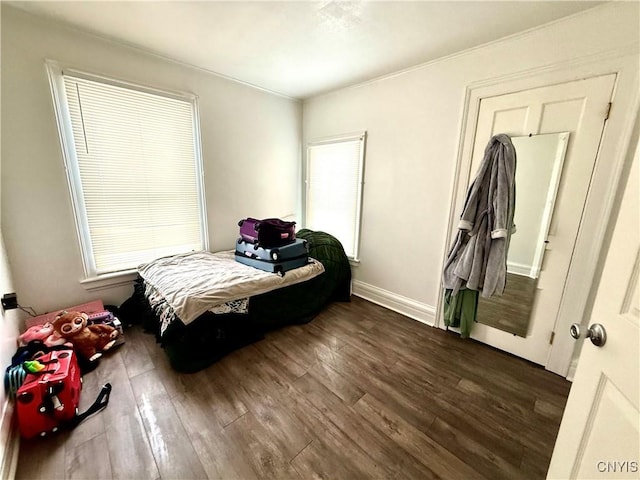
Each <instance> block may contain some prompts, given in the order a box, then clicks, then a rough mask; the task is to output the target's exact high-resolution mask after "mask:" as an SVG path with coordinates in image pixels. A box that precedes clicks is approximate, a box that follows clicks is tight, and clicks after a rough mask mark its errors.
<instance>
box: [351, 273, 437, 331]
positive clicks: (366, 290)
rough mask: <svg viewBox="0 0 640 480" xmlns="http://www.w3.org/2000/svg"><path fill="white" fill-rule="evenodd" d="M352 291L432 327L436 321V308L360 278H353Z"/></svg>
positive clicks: (358, 295)
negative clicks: (362, 280)
mask: <svg viewBox="0 0 640 480" xmlns="http://www.w3.org/2000/svg"><path fill="white" fill-rule="evenodd" d="M351 288H352V292H353V294H354V295H356V296H357V297H361V298H364V299H365V300H369V301H370V302H373V303H376V304H378V305H380V306H382V307H385V308H388V309H389V310H393V311H394V312H398V313H401V314H402V315H405V316H406V317H409V318H412V319H414V320H418V321H419V322H422V323H426V324H427V325H431V326H432V327H433V326H434V325H435V323H436V308H435V307H433V306H431V305H427V304H425V303H420V302H417V301H415V300H412V299H410V298H407V297H403V296H402V295H398V294H397V293H393V292H390V291H388V290H384V289H382V288H379V287H374V286H373V285H369V284H368V283H364V282H361V281H359V280H353V282H352V284H351Z"/></svg>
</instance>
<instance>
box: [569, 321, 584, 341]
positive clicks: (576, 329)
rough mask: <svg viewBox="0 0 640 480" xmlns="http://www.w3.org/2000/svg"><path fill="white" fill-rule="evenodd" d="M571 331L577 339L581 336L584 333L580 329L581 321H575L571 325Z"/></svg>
mask: <svg viewBox="0 0 640 480" xmlns="http://www.w3.org/2000/svg"><path fill="white" fill-rule="evenodd" d="M569 333H570V334H571V336H572V337H573V338H575V339H576V340H577V339H579V338H580V333H582V332H581V331H580V324H579V323H574V324H573V325H571V326H570V327H569Z"/></svg>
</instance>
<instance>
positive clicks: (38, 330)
mask: <svg viewBox="0 0 640 480" xmlns="http://www.w3.org/2000/svg"><path fill="white" fill-rule="evenodd" d="M33 340H40V341H41V342H42V343H44V344H45V345H46V346H47V347H53V346H54V345H64V344H65V343H66V340H65V339H64V338H62V337H61V336H60V335H58V333H57V332H56V331H55V330H54V329H53V325H52V324H51V322H47V323H45V324H43V325H34V326H33V327H29V328H28V329H27V331H26V332H24V333H23V334H22V335H20V336H19V337H18V343H19V345H20V346H23V345H26V344H27V343H29V342H31V341H33Z"/></svg>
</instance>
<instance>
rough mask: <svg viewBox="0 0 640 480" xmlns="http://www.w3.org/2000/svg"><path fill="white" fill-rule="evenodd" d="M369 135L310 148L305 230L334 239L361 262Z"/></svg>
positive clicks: (308, 149) (308, 152) (359, 135)
mask: <svg viewBox="0 0 640 480" xmlns="http://www.w3.org/2000/svg"><path fill="white" fill-rule="evenodd" d="M365 141H366V132H362V133H359V134H355V135H343V136H340V137H332V138H328V139H324V140H321V141H316V142H310V143H309V144H308V145H307V172H306V174H307V179H306V197H305V199H306V201H305V226H306V227H307V228H310V229H311V230H321V231H324V232H327V233H330V234H332V235H333V236H335V237H336V238H337V239H338V240H340V242H341V243H342V245H343V246H344V249H345V252H346V253H347V256H348V257H349V258H351V259H353V260H358V245H359V239H360V214H361V211H362V183H363V172H364V154H365Z"/></svg>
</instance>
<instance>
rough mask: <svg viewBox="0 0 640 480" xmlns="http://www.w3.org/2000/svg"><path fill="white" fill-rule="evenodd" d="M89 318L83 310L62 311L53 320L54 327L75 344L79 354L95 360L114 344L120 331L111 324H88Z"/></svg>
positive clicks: (59, 333) (91, 360)
mask: <svg viewBox="0 0 640 480" xmlns="http://www.w3.org/2000/svg"><path fill="white" fill-rule="evenodd" d="M88 319H89V316H88V315H87V314H86V313H83V312H67V311H62V312H60V313H59V314H58V316H57V317H56V319H55V320H54V321H53V328H54V330H55V331H56V332H57V333H58V335H60V336H61V337H63V338H65V339H66V340H68V341H70V342H71V343H72V344H73V347H74V348H75V349H76V351H77V352H78V354H80V355H82V356H83V357H84V358H86V359H87V360H88V361H89V362H93V361H95V360H97V359H98V358H100V357H101V356H102V352H104V351H106V350H109V349H110V348H111V347H112V346H113V345H114V343H115V342H116V338H118V335H119V332H118V330H116V329H115V328H113V327H112V326H110V325H104V324H96V325H87V320H88Z"/></svg>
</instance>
